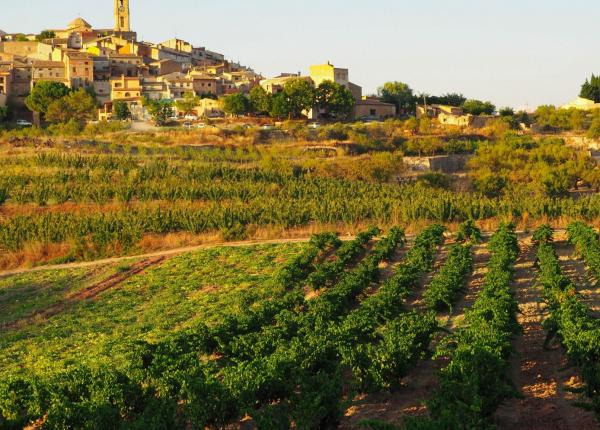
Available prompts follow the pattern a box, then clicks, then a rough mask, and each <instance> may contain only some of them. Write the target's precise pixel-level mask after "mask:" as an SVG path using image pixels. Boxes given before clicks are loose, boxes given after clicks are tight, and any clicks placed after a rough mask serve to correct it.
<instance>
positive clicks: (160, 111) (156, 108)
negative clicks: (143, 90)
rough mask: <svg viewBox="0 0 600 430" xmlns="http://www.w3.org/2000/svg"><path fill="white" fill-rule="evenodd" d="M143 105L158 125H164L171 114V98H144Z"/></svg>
mask: <svg viewBox="0 0 600 430" xmlns="http://www.w3.org/2000/svg"><path fill="white" fill-rule="evenodd" d="M143 104H144V107H145V108H146V109H147V110H148V113H149V114H150V116H151V117H152V119H153V120H154V123H155V124H156V125H158V126H164V125H166V124H167V123H168V121H169V118H171V117H172V116H173V113H174V111H173V101H172V100H166V99H164V100H148V99H145V100H144V102H143Z"/></svg>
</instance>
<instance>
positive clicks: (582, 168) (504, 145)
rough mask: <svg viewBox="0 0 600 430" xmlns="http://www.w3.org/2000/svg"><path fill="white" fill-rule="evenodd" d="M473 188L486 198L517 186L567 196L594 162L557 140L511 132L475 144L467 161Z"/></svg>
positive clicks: (591, 176)
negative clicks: (487, 141) (491, 141)
mask: <svg viewBox="0 0 600 430" xmlns="http://www.w3.org/2000/svg"><path fill="white" fill-rule="evenodd" d="M469 167H470V168H471V172H470V175H471V177H472V178H473V179H474V185H475V188H476V189H477V190H478V191H480V192H481V193H483V194H485V195H486V196H488V197H497V196H499V195H501V194H502V193H504V192H505V191H506V190H511V191H515V190H517V189H521V190H523V191H526V192H528V193H530V194H537V195H546V196H549V197H561V196H567V195H568V192H569V190H570V189H571V188H572V187H575V186H576V185H577V183H578V181H579V180H583V179H587V178H589V179H590V180H591V181H593V180H594V179H593V174H592V172H593V171H594V170H595V163H594V162H593V160H592V159H591V157H590V156H589V154H585V153H583V152H581V151H577V150H575V149H573V148H570V147H568V146H567V145H565V143H564V142H563V141H562V140H561V139H553V138H545V139H533V138H531V137H525V136H518V135H515V134H512V133H508V134H505V135H504V137H503V138H502V139H500V140H498V141H497V142H494V143H485V144H482V145H479V147H478V150H477V153H476V155H475V157H474V158H473V159H471V160H470V161H469Z"/></svg>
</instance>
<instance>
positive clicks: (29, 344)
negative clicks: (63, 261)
mask: <svg viewBox="0 0 600 430" xmlns="http://www.w3.org/2000/svg"><path fill="white" fill-rule="evenodd" d="M304 246H305V245H303V244H284V245H257V246H252V247H242V248H228V247H220V248H214V249H209V250H203V251H198V252H194V253H190V254H185V255H181V256H177V257H174V258H171V259H170V260H167V261H166V262H164V263H162V264H161V265H158V266H156V267H152V268H150V269H148V270H146V271H145V272H144V273H142V274H139V275H135V276H133V277H131V278H129V279H127V280H126V281H125V282H124V283H122V284H121V285H117V286H115V287H113V288H111V289H109V290H107V291H105V292H103V293H101V294H100V295H98V296H97V297H95V298H93V299H91V300H86V301H82V302H75V303H70V304H68V305H67V306H66V307H65V308H64V309H63V310H62V311H61V312H59V313H58V314H57V315H54V316H52V317H49V318H43V317H37V318H33V320H28V321H27V322H26V323H23V324H21V325H20V326H19V325H17V326H15V323H17V322H18V321H19V320H22V319H23V318H27V317H28V316H30V315H31V314H32V313H34V312H36V311H39V310H43V309H46V308H48V307H49V306H52V305H54V304H56V303H58V302H60V301H61V300H63V299H64V298H65V297H66V296H68V295H69V294H72V293H73V292H76V291H78V290H81V289H84V288H87V287H89V286H91V285H94V284H95V283H96V282H99V281H101V280H103V279H106V278H107V277H109V276H110V275H112V274H114V273H116V272H117V271H118V270H120V269H122V268H120V267H119V265H118V264H111V265H109V266H104V267H101V268H95V269H73V270H61V271H47V272H46V271H44V272H36V273H32V274H27V275H19V276H12V277H7V278H3V279H0V324H9V325H11V326H10V327H9V328H8V329H3V330H2V331H1V332H0V375H7V374H9V373H14V372H20V371H22V372H27V373H28V372H34V373H44V372H47V371H53V370H56V369H60V368H62V367H64V366H66V365H68V364H69V363H82V362H83V363H88V364H91V365H94V364H100V363H110V364H113V365H117V366H118V365H119V364H121V360H122V358H123V354H124V353H125V351H124V350H123V348H122V345H123V342H124V341H125V340H135V339H138V338H139V339H146V340H156V339H160V338H161V337H162V336H164V335H165V334H167V333H169V332H173V331H176V330H179V329H181V328H184V327H186V326H189V325H190V324H193V322H194V321H204V322H207V323H209V324H210V323H213V322H215V321H218V320H219V319H220V318H221V317H222V316H223V315H226V314H229V313H232V312H243V311H244V309H245V308H246V307H247V306H250V305H251V304H252V303H254V302H256V301H258V300H261V299H264V298H265V297H270V296H273V294H274V293H276V292H275V291H271V290H270V289H269V285H270V284H269V283H267V282H264V281H265V280H266V279H268V278H269V276H270V275H271V274H272V273H273V271H274V270H275V269H276V268H277V267H279V266H280V265H281V264H282V263H284V262H285V261H287V260H288V259H289V258H290V257H291V256H293V255H295V254H297V253H298V252H299V251H300V250H301V249H302V248H303V247H304ZM271 288H272V287H271Z"/></svg>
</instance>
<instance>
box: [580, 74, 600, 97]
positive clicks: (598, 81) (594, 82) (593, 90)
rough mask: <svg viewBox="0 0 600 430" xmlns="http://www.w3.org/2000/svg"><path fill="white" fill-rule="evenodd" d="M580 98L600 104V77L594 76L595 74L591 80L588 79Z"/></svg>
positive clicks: (582, 88) (582, 87)
mask: <svg viewBox="0 0 600 430" xmlns="http://www.w3.org/2000/svg"><path fill="white" fill-rule="evenodd" d="M579 96H580V97H583V98H585V99H588V100H593V101H594V103H600V76H594V74H592V77H591V78H590V79H586V80H585V82H584V84H583V85H582V86H581V92H580V93H579Z"/></svg>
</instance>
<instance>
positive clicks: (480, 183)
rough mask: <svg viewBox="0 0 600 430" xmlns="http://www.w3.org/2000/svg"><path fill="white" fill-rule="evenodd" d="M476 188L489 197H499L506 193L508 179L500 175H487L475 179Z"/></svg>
mask: <svg viewBox="0 0 600 430" xmlns="http://www.w3.org/2000/svg"><path fill="white" fill-rule="evenodd" d="M474 185H475V189H476V190H477V191H478V192H480V193H481V194H483V195H484V196H486V197H489V198H498V197H500V196H501V195H502V194H503V193H504V189H505V188H506V179H504V178H503V177H502V176H498V175H485V176H481V177H479V178H477V179H476V180H475V184H474Z"/></svg>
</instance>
